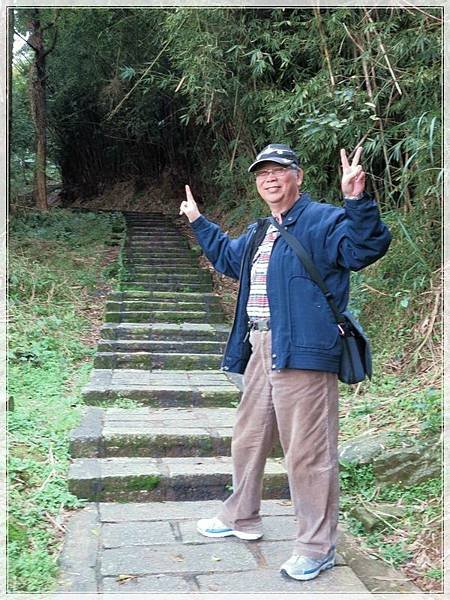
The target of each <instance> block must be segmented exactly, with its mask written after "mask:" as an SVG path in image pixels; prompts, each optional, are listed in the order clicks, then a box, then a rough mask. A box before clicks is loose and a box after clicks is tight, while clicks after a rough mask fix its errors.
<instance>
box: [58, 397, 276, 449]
mask: <svg viewBox="0 0 450 600" xmlns="http://www.w3.org/2000/svg"><path fill="white" fill-rule="evenodd" d="M234 419H235V409H234V408H180V407H176V408H149V407H144V408H131V409H130V408H127V409H124V408H108V409H103V408H98V407H93V406H89V407H85V410H84V414H83V417H82V420H81V423H80V425H79V426H78V427H77V428H76V429H74V430H72V431H71V432H70V455H71V456H72V458H82V457H83V458H105V457H113V456H123V457H126V456H130V457H131V456H153V457H155V458H157V457H162V456H220V455H223V456H229V455H230V451H231V434H232V430H233V424H234ZM277 456H280V454H279V451H278V454H277Z"/></svg>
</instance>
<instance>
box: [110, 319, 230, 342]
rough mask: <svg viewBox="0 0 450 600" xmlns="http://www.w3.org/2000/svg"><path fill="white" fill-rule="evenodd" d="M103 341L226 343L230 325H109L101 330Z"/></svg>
mask: <svg viewBox="0 0 450 600" xmlns="http://www.w3.org/2000/svg"><path fill="white" fill-rule="evenodd" d="M100 333H101V336H102V338H103V340H121V341H126V340H136V341H144V340H148V341H151V342H154V341H170V342H171V343H174V342H179V343H185V342H191V341H211V342H213V341H214V342H222V343H223V342H226V341H227V339H228V335H229V333H230V327H229V325H225V324H223V323H218V324H216V323H107V324H105V325H103V326H102V327H101V329H100Z"/></svg>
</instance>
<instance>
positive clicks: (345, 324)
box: [270, 218, 372, 384]
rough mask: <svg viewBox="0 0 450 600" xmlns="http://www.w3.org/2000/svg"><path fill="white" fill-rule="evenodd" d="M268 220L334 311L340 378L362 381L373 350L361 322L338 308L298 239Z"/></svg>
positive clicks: (369, 372)
mask: <svg viewBox="0 0 450 600" xmlns="http://www.w3.org/2000/svg"><path fill="white" fill-rule="evenodd" d="M270 222H271V223H272V225H274V227H276V228H277V229H278V231H279V232H280V234H281V235H282V236H283V238H284V239H285V241H286V243H287V244H289V246H290V247H291V248H292V250H293V251H294V252H295V254H296V255H297V256H298V258H299V259H300V261H301V262H302V263H303V265H304V267H305V269H306V270H307V272H308V273H309V275H310V277H311V279H312V280H313V281H314V282H315V283H316V284H317V285H318V286H319V288H320V290H321V291H322V293H323V294H324V296H325V298H326V300H327V302H328V304H329V306H330V308H331V310H332V312H333V315H334V318H335V319H336V323H337V326H338V329H339V334H340V336H341V340H342V354H341V362H340V364H339V373H338V377H339V379H340V381H342V382H343V383H349V384H352V383H358V382H360V381H363V380H364V379H365V377H368V378H369V379H371V377H372V352H371V349H370V342H369V339H368V337H367V335H366V334H365V332H364V329H363V328H362V326H361V324H360V323H359V322H358V321H357V319H356V318H355V316H354V315H353V314H352V313H351V312H350V311H349V310H346V311H344V312H341V311H340V310H339V309H338V307H337V306H336V304H335V302H334V300H333V296H332V294H331V292H330V290H329V289H328V288H327V286H326V285H325V282H324V280H323V279H322V277H321V276H320V273H319V271H318V270H317V269H316V266H315V265H314V263H313V262H312V260H311V258H310V257H309V256H308V253H307V252H306V250H305V249H304V247H303V246H302V244H301V243H300V242H299V241H298V239H297V238H296V237H294V236H293V235H292V234H290V233H288V232H287V231H286V229H284V227H281V226H280V225H279V224H278V223H277V221H276V220H275V219H274V218H271V219H270Z"/></svg>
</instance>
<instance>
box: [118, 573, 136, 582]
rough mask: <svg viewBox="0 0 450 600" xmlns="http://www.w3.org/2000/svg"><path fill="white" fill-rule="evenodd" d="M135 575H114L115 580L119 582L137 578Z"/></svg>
mask: <svg viewBox="0 0 450 600" xmlns="http://www.w3.org/2000/svg"><path fill="white" fill-rule="evenodd" d="M137 577H138V576H137V575H118V577H116V581H118V582H119V583H125V582H126V581H130V580H132V579H137Z"/></svg>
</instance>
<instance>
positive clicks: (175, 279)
mask: <svg viewBox="0 0 450 600" xmlns="http://www.w3.org/2000/svg"><path fill="white" fill-rule="evenodd" d="M128 275H129V277H128V278H123V279H122V281H136V282H139V281H142V282H144V283H146V282H148V281H149V280H150V282H151V283H152V284H153V283H168V284H172V283H183V284H185V285H186V284H190V283H209V282H210V281H211V275H210V274H209V273H206V272H202V271H198V272H197V273H196V274H195V275H194V274H193V273H172V274H171V273H161V274H158V275H157V274H155V273H148V274H147V273H129V274H128Z"/></svg>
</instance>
